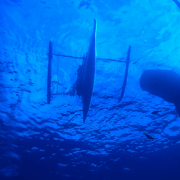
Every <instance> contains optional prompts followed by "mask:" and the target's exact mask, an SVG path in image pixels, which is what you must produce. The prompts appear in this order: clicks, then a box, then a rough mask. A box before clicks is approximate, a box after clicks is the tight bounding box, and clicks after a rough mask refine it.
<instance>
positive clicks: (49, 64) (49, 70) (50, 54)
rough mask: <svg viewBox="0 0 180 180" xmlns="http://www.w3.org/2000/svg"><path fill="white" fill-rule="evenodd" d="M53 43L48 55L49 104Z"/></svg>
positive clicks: (48, 101) (50, 43) (49, 100)
mask: <svg viewBox="0 0 180 180" xmlns="http://www.w3.org/2000/svg"><path fill="white" fill-rule="evenodd" d="M52 58H53V52H52V42H51V41H50V42H49V53H48V75H47V103H48V104H50V103H51V66H52Z"/></svg>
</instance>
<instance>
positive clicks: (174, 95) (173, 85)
mask: <svg viewBox="0 0 180 180" xmlns="http://www.w3.org/2000/svg"><path fill="white" fill-rule="evenodd" d="M140 86H141V88H142V89H143V90H145V91H147V92H149V93H151V94H153V95H156V96H159V97H161V98H163V99H164V100H165V101H167V102H170V103H174V105H175V106H176V110H177V112H178V114H179V115H180V75H179V74H177V73H175V72H173V71H170V70H147V71H144V72H143V74H142V75H141V78H140Z"/></svg>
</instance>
